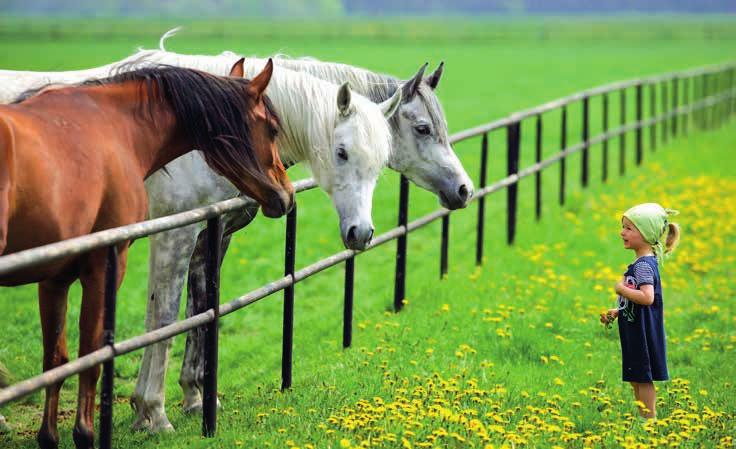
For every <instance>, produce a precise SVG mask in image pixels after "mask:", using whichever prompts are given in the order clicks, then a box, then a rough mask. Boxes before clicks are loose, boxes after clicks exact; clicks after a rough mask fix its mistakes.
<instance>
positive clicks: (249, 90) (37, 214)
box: [0, 60, 294, 448]
mask: <svg viewBox="0 0 736 449" xmlns="http://www.w3.org/2000/svg"><path fill="white" fill-rule="evenodd" d="M272 73H273V65H272V63H271V62H269V63H267V65H266V67H265V69H264V70H263V71H261V72H260V73H259V74H258V75H257V76H256V77H254V78H253V79H252V80H251V81H247V80H245V79H243V78H242V75H243V61H242V60H240V61H238V62H237V63H236V64H235V65H234V66H233V68H232V70H231V72H230V75H231V77H217V76H214V75H210V74H206V73H204V72H198V71H194V70H188V69H181V68H174V67H161V68H159V67H157V68H148V69H142V70H136V71H133V72H127V73H122V74H120V75H116V76H113V77H111V78H107V79H104V80H100V81H94V82H88V83H84V84H83V85H79V86H75V87H66V88H53V89H47V90H46V91H44V92H43V93H41V94H39V95H37V96H34V97H32V98H30V99H28V100H26V101H24V102H21V103H19V104H15V105H7V106H0V161H1V162H0V254H9V253H14V252H17V251H21V250H24V249H28V248H32V247H36V246H40V245H45V244H48V243H52V242H56V241H59V240H63V239H67V238H71V237H76V236H80V235H84V234H87V233H90V232H95V231H99V230H102V229H107V228H112V227H117V226H122V225H126V224H130V223H134V222H138V221H141V220H143V219H144V218H145V216H146V211H147V195H146V190H145V187H144V180H145V179H146V178H147V177H148V176H149V175H151V174H152V173H154V172H155V171H156V170H158V169H160V168H162V167H163V166H164V165H166V164H167V163H169V162H170V161H172V160H174V159H176V158H177V157H179V156H181V155H183V154H185V153H188V152H190V151H192V150H193V149H194V148H196V149H197V150H199V151H201V152H202V154H203V156H204V159H205V161H206V162H207V164H208V165H209V166H210V167H211V168H212V169H213V170H215V171H216V172H217V173H220V174H221V175H223V176H225V177H227V178H228V179H229V180H230V182H232V183H233V184H234V185H235V186H236V187H237V188H238V189H239V190H240V191H241V192H243V193H245V194H247V195H248V196H250V197H252V198H254V199H255V200H256V201H258V202H259V203H260V204H261V206H262V208H263V211H264V214H265V215H267V216H270V217H278V216H281V215H283V214H285V213H286V212H287V211H288V210H290V208H291V207H292V205H293V203H294V189H293V187H292V185H291V183H290V181H289V179H288V177H287V176H286V172H285V170H284V167H283V165H282V163H281V159H280V158H279V155H278V149H277V146H276V143H275V137H276V135H277V133H278V130H279V127H280V123H279V119H278V116H277V115H276V113H275V112H274V111H273V109H272V106H271V103H270V100H269V99H268V97H267V96H266V95H265V94H264V91H265V89H266V87H267V85H268V83H269V81H270V79H271V75H272ZM128 244H129V243H127V242H126V243H121V244H118V245H117V247H118V266H119V271H118V280H117V281H118V286H119V285H120V283H121V282H122V278H123V275H124V272H125V261H126V255H127V248H128ZM106 253H107V251H106V249H105V248H100V249H96V250H93V251H90V252H89V253H87V254H84V255H82V256H75V257H68V258H65V259H61V260H59V261H56V262H52V263H46V264H42V265H39V266H35V267H33V268H30V269H24V270H19V271H17V272H14V273H12V274H9V275H3V276H2V277H0V285H5V286H11V285H20V284H26V283H32V282H38V283H39V307H40V312H41V325H42V333H43V344H44V361H43V367H44V370H49V369H52V368H54V367H57V366H59V365H61V364H63V363H65V362H66V361H67V360H68V353H67V346H66V323H65V316H66V307H67V293H68V290H69V286H70V285H71V283H72V282H73V281H75V280H76V279H79V280H80V282H81V284H82V310H81V315H80V332H79V334H80V344H79V355H80V356H82V355H85V354H88V353H90V352H92V351H94V350H96V349H98V348H99V347H100V344H101V333H102V315H103V292H104V278H105V274H104V273H105V266H106ZM99 371H100V370H99V367H95V368H92V369H89V370H87V371H85V372H83V373H81V374H80V376H79V377H80V379H79V397H78V409H77V417H76V423H75V426H74V431H73V435H74V441H75V444H76V446H77V447H78V448H91V447H93V442H94V430H93V429H94V402H95V389H96V384H97V379H98V377H99ZM60 388H61V383H59V384H57V385H54V386H53V387H49V388H47V389H46V402H45V408H44V413H43V420H42V425H41V429H40V431H39V433H38V443H39V445H40V446H41V447H42V448H55V447H57V446H58V432H57V408H58V399H59V390H60Z"/></svg>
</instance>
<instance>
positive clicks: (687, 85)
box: [682, 77, 690, 135]
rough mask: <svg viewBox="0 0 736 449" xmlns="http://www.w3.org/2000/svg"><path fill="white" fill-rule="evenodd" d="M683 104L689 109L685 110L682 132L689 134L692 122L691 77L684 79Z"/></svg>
mask: <svg viewBox="0 0 736 449" xmlns="http://www.w3.org/2000/svg"><path fill="white" fill-rule="evenodd" d="M682 105H683V106H684V107H686V108H688V109H686V110H685V113H684V117H683V118H682V119H683V120H682V133H683V134H685V135H687V127H688V125H689V123H688V122H690V110H689V108H690V78H689V77H685V78H683V79H682Z"/></svg>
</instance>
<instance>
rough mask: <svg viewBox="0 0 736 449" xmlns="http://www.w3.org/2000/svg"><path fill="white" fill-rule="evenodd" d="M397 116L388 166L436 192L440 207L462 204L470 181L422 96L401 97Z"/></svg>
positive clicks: (471, 183)
mask: <svg viewBox="0 0 736 449" xmlns="http://www.w3.org/2000/svg"><path fill="white" fill-rule="evenodd" d="M423 87H425V86H423ZM425 88H426V87H425ZM397 119H398V124H399V136H398V139H396V140H397V141H396V142H395V143H394V145H395V146H396V147H397V148H396V149H395V150H394V151H393V153H392V154H391V158H390V160H389V166H390V167H391V168H392V169H394V170H396V171H399V172H401V173H403V174H404V175H405V176H406V177H407V178H409V179H410V180H411V181H412V182H414V183H415V184H417V185H418V186H420V187H422V188H424V189H427V190H429V191H431V192H434V193H435V194H436V195H438V196H439V198H440V203H441V204H442V206H443V207H446V208H448V209H457V208H461V207H465V206H466V205H467V203H468V201H469V200H470V197H471V196H472V194H473V181H472V180H471V179H470V178H469V177H468V175H467V173H466V172H465V169H464V168H463V166H462V164H461V163H460V160H459V159H458V158H457V155H455V152H454V151H452V148H451V147H450V143H449V137H448V136H447V133H446V132H445V131H444V130H438V129H437V127H436V126H435V124H434V122H433V120H432V117H431V116H430V113H429V111H428V110H427V105H426V103H425V102H424V101H423V100H422V97H421V96H420V95H419V94H416V95H414V96H413V97H412V98H410V99H408V100H406V101H404V102H403V103H402V104H401V106H400V107H399V111H398V117H397Z"/></svg>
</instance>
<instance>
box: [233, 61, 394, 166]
mask: <svg viewBox="0 0 736 449" xmlns="http://www.w3.org/2000/svg"><path fill="white" fill-rule="evenodd" d="M246 64H251V66H250V67H251V69H254V68H256V67H260V65H261V63H260V61H253V60H250V61H249V60H248V59H246ZM337 92H338V86H336V85H335V84H332V83H330V82H328V81H324V80H321V79H319V78H317V77H314V76H311V75H309V74H308V73H305V72H296V71H292V70H288V69H284V68H281V69H279V70H276V71H274V74H273V77H272V78H271V83H270V84H269V87H268V93H269V96H270V97H271V98H272V100H273V101H274V103H275V104H276V106H277V107H278V109H279V114H280V117H281V121H282V133H281V135H280V137H279V149H280V151H281V154H282V158H283V159H286V160H291V161H294V162H298V161H306V162H307V163H308V164H309V166H310V168H311V169H312V171H313V172H314V175H315V177H316V178H317V179H318V180H319V179H323V178H324V176H330V175H331V174H330V173H325V170H328V171H331V170H334V167H333V166H334V159H333V157H332V154H331V152H332V151H333V149H334V148H335V141H334V130H335V126H336V125H337V123H338V121H339V120H340V112H339V110H338V107H337ZM353 108H354V111H355V112H354V113H355V120H356V124H357V126H356V132H355V134H354V138H355V139H356V143H358V144H359V145H358V146H359V147H360V149H364V150H365V154H360V155H359V156H358V157H359V158H360V160H361V161H364V163H365V164H366V165H369V166H370V167H376V168H377V169H380V168H381V167H383V166H384V165H385V164H386V162H387V160H388V157H389V154H390V150H391V133H390V129H389V127H388V125H387V124H386V119H385V118H384V117H383V114H382V113H381V111H380V108H379V107H378V105H376V104H374V103H372V102H371V101H370V100H368V99H366V98H364V97H362V96H361V95H359V94H357V93H354V95H353Z"/></svg>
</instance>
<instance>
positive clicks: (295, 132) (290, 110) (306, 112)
mask: <svg viewBox="0 0 736 449" xmlns="http://www.w3.org/2000/svg"><path fill="white" fill-rule="evenodd" d="M136 55H141V56H142V57H145V58H146V60H147V61H150V62H155V63H157V64H169V65H175V66H178V67H189V68H194V69H198V70H203V71H207V72H209V73H213V74H217V75H223V76H225V75H228V74H229V73H230V69H231V68H232V66H233V64H235V63H236V62H237V61H238V60H239V59H240V58H241V56H239V55H237V54H235V53H232V52H229V51H226V52H223V53H221V54H219V55H216V56H205V55H181V54H178V53H172V52H168V51H165V50H139V52H138V53H137V54H136ZM136 55H133V56H132V58H133V57H136ZM265 63H266V61H265V60H263V61H256V60H253V59H250V60H249V59H246V60H245V65H244V68H245V75H246V78H250V77H253V76H255V75H257V74H258V73H259V72H260V71H261V70H262V69H263V67H264V66H265ZM337 91H338V86H336V85H335V84H332V83H330V82H327V81H324V80H321V79H319V78H316V77H314V76H311V75H309V74H308V73H304V72H295V71H292V70H288V69H285V68H282V67H277V68H275V69H274V71H273V76H272V78H271V82H270V83H269V85H268V88H267V89H266V94H267V95H268V97H269V98H270V99H271V101H272V102H273V104H274V106H275V107H276V110H277V111H278V114H279V117H280V119H281V123H282V130H281V132H280V133H279V140H278V143H279V151H280V155H281V158H282V159H283V160H284V161H291V162H306V163H307V164H308V166H309V168H310V169H311V171H312V173H313V174H314V176H315V178H317V182H318V183H319V184H320V185H322V186H325V185H326V184H327V183H328V178H326V176H328V175H329V174H331V173H332V172H333V167H334V159H333V157H332V155H331V151H332V150H333V149H334V143H335V142H334V141H333V139H332V138H333V136H334V134H333V131H334V126H335V125H336V124H337V122H338V118H339V111H338V107H337ZM352 105H353V111H354V114H355V119H356V121H357V123H358V127H357V132H356V135H355V139H356V146H355V147H356V149H366V150H368V151H366V152H365V153H364V154H355V155H354V157H357V158H358V160H359V161H360V164H361V165H362V166H364V167H375V168H376V170H380V169H381V168H382V167H384V166H385V165H386V164H387V163H388V159H389V156H390V154H391V147H392V146H391V132H390V128H389V126H388V123H387V122H386V119H385V118H384V116H383V114H382V113H381V110H380V108H379V107H378V105H377V104H375V103H373V102H372V101H370V100H368V99H367V98H365V97H363V96H362V95H359V94H357V93H353V95H352Z"/></svg>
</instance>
